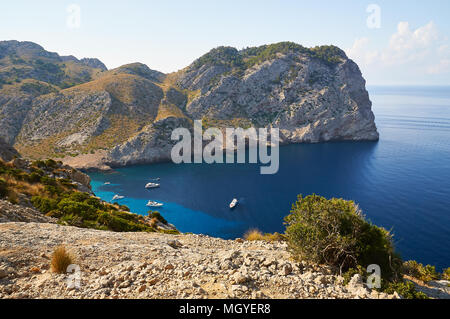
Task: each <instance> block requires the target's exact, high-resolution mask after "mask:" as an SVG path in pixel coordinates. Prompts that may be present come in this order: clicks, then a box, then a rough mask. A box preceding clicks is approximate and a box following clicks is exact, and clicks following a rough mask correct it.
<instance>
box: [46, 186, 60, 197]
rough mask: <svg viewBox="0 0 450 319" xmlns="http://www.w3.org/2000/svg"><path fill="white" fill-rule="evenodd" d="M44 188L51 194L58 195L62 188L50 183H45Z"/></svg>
mask: <svg viewBox="0 0 450 319" xmlns="http://www.w3.org/2000/svg"><path fill="white" fill-rule="evenodd" d="M44 189H45V191H46V192H47V193H49V194H51V195H52V196H56V195H58V196H60V195H61V193H62V190H61V189H60V188H59V187H56V186H52V185H45V187H44Z"/></svg>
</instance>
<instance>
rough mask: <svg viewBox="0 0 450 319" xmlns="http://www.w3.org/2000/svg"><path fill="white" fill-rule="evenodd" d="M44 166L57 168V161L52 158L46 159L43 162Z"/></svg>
mask: <svg viewBox="0 0 450 319" xmlns="http://www.w3.org/2000/svg"><path fill="white" fill-rule="evenodd" d="M44 164H45V166H46V167H47V168H57V167H58V163H56V161H54V160H52V159H48V160H46V161H45V162H44Z"/></svg>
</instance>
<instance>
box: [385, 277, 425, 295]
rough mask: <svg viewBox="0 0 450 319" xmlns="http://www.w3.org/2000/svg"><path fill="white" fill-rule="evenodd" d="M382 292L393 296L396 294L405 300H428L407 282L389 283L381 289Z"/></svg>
mask: <svg viewBox="0 0 450 319" xmlns="http://www.w3.org/2000/svg"><path fill="white" fill-rule="evenodd" d="M382 290H383V292H385V293H388V294H393V293H394V292H397V293H398V294H399V295H400V296H402V297H403V298H405V299H429V298H428V296H427V295H425V294H424V293H423V292H419V291H417V290H416V288H415V287H414V284H413V283H412V282H409V281H398V282H389V283H387V284H385V286H384V287H383V289H382Z"/></svg>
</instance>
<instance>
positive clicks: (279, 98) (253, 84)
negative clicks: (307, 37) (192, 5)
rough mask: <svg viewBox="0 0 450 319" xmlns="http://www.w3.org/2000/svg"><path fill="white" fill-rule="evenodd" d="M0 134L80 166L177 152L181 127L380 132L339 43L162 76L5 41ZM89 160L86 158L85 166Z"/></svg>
mask: <svg viewBox="0 0 450 319" xmlns="http://www.w3.org/2000/svg"><path fill="white" fill-rule="evenodd" d="M0 85H2V87H1V89H0V136H2V137H4V138H5V139H6V141H7V142H9V143H13V144H14V145H15V146H16V148H17V149H18V150H19V151H20V152H21V153H22V154H24V155H26V156H29V157H34V158H42V157H59V158H65V160H70V161H71V164H72V165H73V164H74V163H75V164H77V165H76V166H77V167H83V168H89V167H91V166H97V167H105V164H107V165H113V166H116V165H117V166H120V165H127V164H133V163H144V162H155V161H164V160H168V159H169V158H170V150H171V147H172V144H171V141H170V134H171V131H172V129H174V128H177V127H186V128H190V129H191V128H192V123H193V120H202V121H203V123H204V126H205V127H211V126H214V127H219V128H224V127H243V128H248V127H251V126H253V127H256V128H258V127H277V128H279V129H280V134H281V142H282V143H316V142H324V141H338V140H339V141H341V140H349V141H359V140H377V139H378V133H377V129H376V126H375V123H374V115H373V113H372V111H371V102H370V100H369V95H368V92H367V90H366V89H365V81H364V79H363V77H362V75H361V72H360V70H359V68H358V66H357V65H356V64H355V63H354V62H353V61H352V60H350V59H348V58H347V56H346V55H345V53H344V52H343V51H342V50H340V49H338V48H336V47H334V46H324V47H316V48H311V49H308V48H305V47H302V46H300V45H297V44H294V43H289V42H282V43H277V44H273V45H266V46H261V47H256V48H247V49H243V50H240V51H238V50H236V49H234V48H229V47H219V48H216V49H213V50H211V51H210V52H209V53H207V54H205V55H204V56H202V57H200V58H199V59H197V60H196V61H195V62H194V63H192V64H191V65H190V66H188V67H186V68H185V69H183V70H181V71H179V72H176V73H172V74H167V75H166V74H163V73H161V72H158V71H154V70H151V69H149V68H148V67H147V66H145V65H143V64H140V63H133V64H128V65H125V66H122V67H120V68H117V69H114V70H106V68H105V67H104V65H103V64H102V63H101V62H100V61H98V60H93V59H82V60H77V59H76V58H74V57H60V56H58V55H57V54H56V53H49V52H46V51H45V50H44V49H42V48H41V47H40V46H38V45H36V44H32V43H28V42H16V41H8V42H0ZM87 163H88V164H87Z"/></svg>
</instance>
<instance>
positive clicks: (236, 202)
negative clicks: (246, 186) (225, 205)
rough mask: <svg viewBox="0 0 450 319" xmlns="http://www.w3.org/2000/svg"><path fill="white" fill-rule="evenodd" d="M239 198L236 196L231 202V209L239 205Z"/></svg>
mask: <svg viewBox="0 0 450 319" xmlns="http://www.w3.org/2000/svg"><path fill="white" fill-rule="evenodd" d="M238 203H239V202H238V200H237V199H236V198H235V199H233V201H232V202H231V204H230V209H233V208H235V207H236V206H237V205H238Z"/></svg>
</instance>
